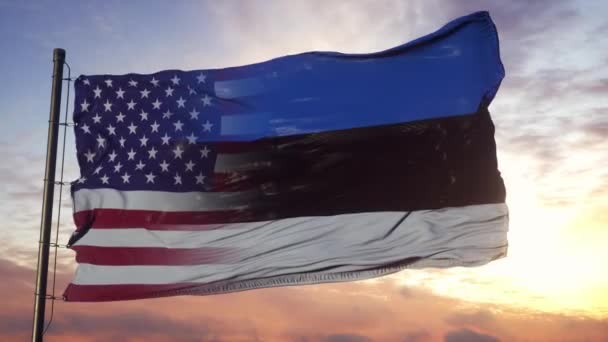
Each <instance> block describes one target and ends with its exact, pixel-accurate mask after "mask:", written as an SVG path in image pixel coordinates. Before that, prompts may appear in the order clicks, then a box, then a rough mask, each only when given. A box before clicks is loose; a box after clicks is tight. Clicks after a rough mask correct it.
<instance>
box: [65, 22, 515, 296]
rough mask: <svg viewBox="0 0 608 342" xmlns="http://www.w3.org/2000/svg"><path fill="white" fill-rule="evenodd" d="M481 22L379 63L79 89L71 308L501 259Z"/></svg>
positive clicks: (189, 74) (325, 59)
mask: <svg viewBox="0 0 608 342" xmlns="http://www.w3.org/2000/svg"><path fill="white" fill-rule="evenodd" d="M503 77H504V69H503V66H502V63H501V61H500V56H499V49H498V36H497V32H496V29H495V26H494V24H493V22H492V20H491V18H490V16H489V14H488V13H487V12H477V13H473V14H471V15H468V16H464V17H461V18H458V19H455V20H454V21H452V22H450V23H448V24H447V25H445V26H444V27H443V28H441V29H439V30H438V31H436V32H434V33H432V34H429V35H427V36H424V37H422V38H419V39H416V40H414V41H412V42H409V43H406V44H404V45H401V46H397V47H395V48H392V49H389V50H386V51H382V52H377V53H370V54H343V53H336V52H309V53H302V54H297V55H291V56H284V57H280V58H276V59H273V60H270V61H266V62H262V63H257V64H252V65H246V66H240V67H231V68H225V69H210V70H194V71H181V70H165V71H160V72H157V73H154V74H148V75H142V74H126V75H119V76H117V75H88V76H84V75H83V76H80V77H79V78H78V79H77V80H76V82H75V90H76V96H75V97H76V98H75V109H74V122H75V134H76V152H77V158H78V163H79V166H80V173H81V177H80V178H79V179H78V180H77V181H75V182H73V184H72V187H71V191H72V199H73V205H74V215H73V216H74V222H75V225H76V230H75V232H74V233H73V235H72V237H71V239H70V242H69V246H70V248H71V249H72V250H74V251H75V253H76V261H77V263H78V268H77V270H76V273H75V276H74V278H73V280H72V282H71V283H70V285H69V286H68V288H67V290H66V291H65V298H66V300H68V301H110V300H126V299H139V298H151V297H162V296H173V295H185V294H196V295H202V294H216V293H225V292H231V291H239V290H246V289H254V288H262V287H271V286H283V285H299V284H312V283H322V282H334V281H349V280H360V279H367V278H371V277H376V276H381V275H385V274H389V273H392V272H396V271H399V270H402V269H405V268H422V267H450V266H475V265H482V264H485V263H487V262H490V261H491V260H494V259H497V258H500V257H503V256H504V255H505V254H506V250H507V229H508V222H507V221H508V209H507V206H506V205H505V188H504V184H503V181H502V179H501V176H500V172H499V170H498V167H497V160H496V146H495V142H494V126H493V123H492V120H491V118H490V114H489V112H488V106H489V104H490V102H491V101H492V99H493V98H494V96H495V94H496V92H497V90H498V87H499V85H500V82H501V80H502V78H503Z"/></svg>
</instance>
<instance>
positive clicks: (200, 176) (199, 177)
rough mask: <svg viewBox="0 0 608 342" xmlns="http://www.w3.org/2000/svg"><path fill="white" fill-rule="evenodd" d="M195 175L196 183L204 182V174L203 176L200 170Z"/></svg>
mask: <svg viewBox="0 0 608 342" xmlns="http://www.w3.org/2000/svg"><path fill="white" fill-rule="evenodd" d="M194 177H196V184H204V183H205V176H203V173H202V172H199V174H198V176H194Z"/></svg>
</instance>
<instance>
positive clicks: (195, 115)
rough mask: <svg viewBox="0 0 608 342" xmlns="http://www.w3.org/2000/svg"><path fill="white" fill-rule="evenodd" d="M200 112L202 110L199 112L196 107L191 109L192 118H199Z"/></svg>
mask: <svg viewBox="0 0 608 342" xmlns="http://www.w3.org/2000/svg"><path fill="white" fill-rule="evenodd" d="M199 114H200V112H197V111H196V108H192V110H191V111H190V119H193V120H197V119H198V115H199Z"/></svg>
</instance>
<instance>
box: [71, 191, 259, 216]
mask: <svg viewBox="0 0 608 342" xmlns="http://www.w3.org/2000/svg"><path fill="white" fill-rule="evenodd" d="M255 195H256V193H255V192H253V191H249V192H168V191H119V190H114V189H80V190H78V191H76V192H74V196H73V200H74V212H75V213H77V212H80V211H84V210H93V209H125V210H157V211H167V212H172V211H212V210H227V209H245V208H246V206H245V205H243V204H246V203H249V202H250V201H251V200H252V199H253V198H254V197H255Z"/></svg>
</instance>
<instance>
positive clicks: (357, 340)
mask: <svg viewBox="0 0 608 342" xmlns="http://www.w3.org/2000/svg"><path fill="white" fill-rule="evenodd" d="M321 341H323V342H368V341H372V339H371V338H369V337H367V336H363V335H358V334H334V335H328V336H325V337H324V338H322V339H321Z"/></svg>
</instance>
